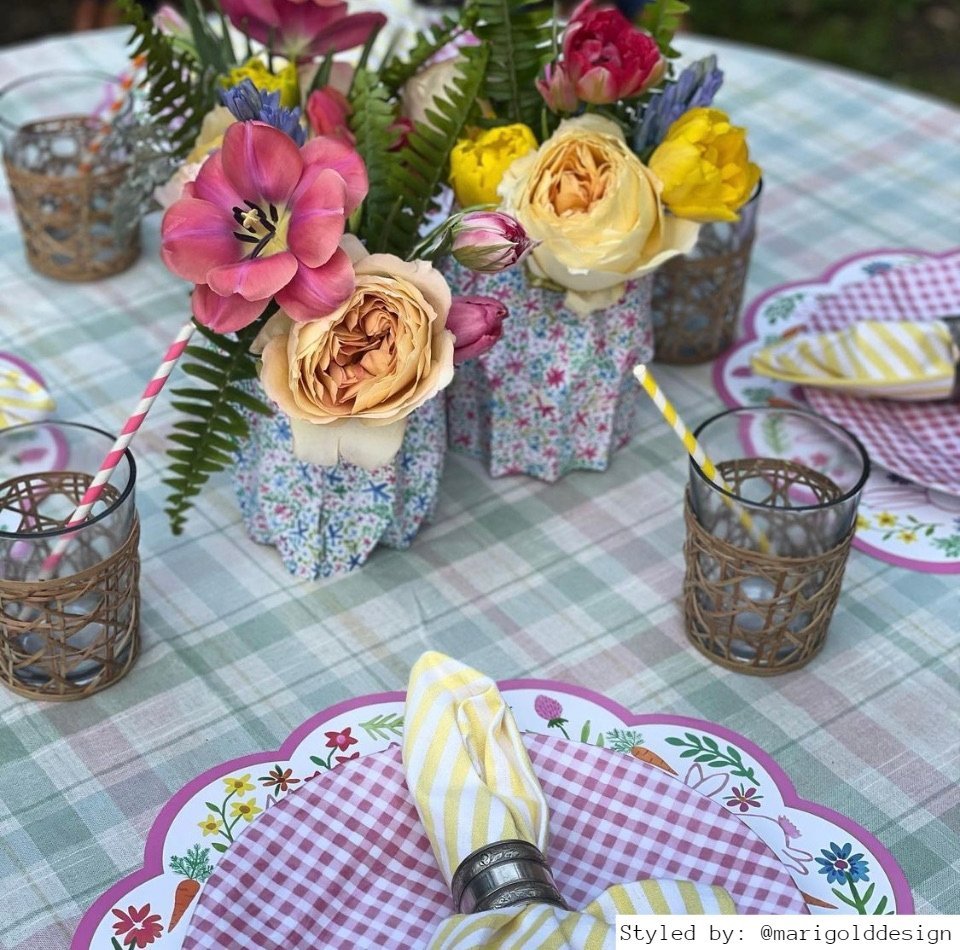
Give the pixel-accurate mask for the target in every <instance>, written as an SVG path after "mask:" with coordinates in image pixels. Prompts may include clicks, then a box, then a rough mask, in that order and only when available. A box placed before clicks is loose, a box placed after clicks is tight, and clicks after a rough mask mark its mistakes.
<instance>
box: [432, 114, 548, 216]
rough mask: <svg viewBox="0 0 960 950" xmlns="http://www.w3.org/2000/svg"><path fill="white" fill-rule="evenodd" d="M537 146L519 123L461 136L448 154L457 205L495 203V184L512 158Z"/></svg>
mask: <svg viewBox="0 0 960 950" xmlns="http://www.w3.org/2000/svg"><path fill="white" fill-rule="evenodd" d="M536 148H537V140H536V139H535V138H534V135H533V132H531V131H530V129H529V128H527V126H525V125H523V124H522V123H519V122H518V123H516V124H515V125H501V126H498V127H497V128H494V129H485V130H483V131H482V132H478V133H477V134H476V135H473V136H471V137H470V138H466V139H460V141H459V142H457V144H456V145H454V147H453V151H452V152H451V153H450V184H451V186H452V187H453V192H454V194H455V195H456V196H457V201H458V202H459V203H460V207H461V208H469V207H470V206H471V205H485V204H493V205H495V204H498V203H499V201H500V199H499V197H498V196H497V186H498V185H499V184H500V180H501V179H502V178H503V173H504V172H505V171H506V170H507V169H508V168H509V167H510V166H511V165H512V164H513V161H514V159H517V158H520V157H521V156H522V155H526V154H527V153H528V152H533V151H536Z"/></svg>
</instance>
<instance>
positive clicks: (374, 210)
mask: <svg viewBox="0 0 960 950" xmlns="http://www.w3.org/2000/svg"><path fill="white" fill-rule="evenodd" d="M350 104H351V106H352V109H353V112H352V115H351V116H350V129H351V131H352V132H353V134H354V138H355V139H356V148H357V151H358V152H359V154H360V157H361V158H362V159H363V161H364V164H365V165H366V167H367V180H368V182H369V187H368V189H367V197H366V199H365V200H364V202H363V206H362V208H361V210H360V221H359V225H358V226H357V227H356V228H355V230H356V231H357V232H358V233H359V234H360V235H362V236H363V237H364V238H365V239H366V243H367V247H368V249H369V250H370V251H382V250H384V249H385V243H384V238H385V233H384V228H385V226H386V223H387V219H388V218H389V217H390V215H391V211H392V209H393V206H394V203H395V197H396V196H395V195H394V194H393V193H392V192H391V191H390V178H391V166H392V165H393V164H394V163H395V161H396V156H395V153H393V152H391V151H390V148H391V146H392V144H393V140H394V138H395V135H396V133H395V132H393V131H392V130H391V128H390V127H391V126H392V125H393V123H394V121H395V119H396V115H395V113H394V107H393V106H392V105H391V104H390V93H389V91H388V89H387V87H386V86H385V85H384V84H383V83H381V82H379V81H378V79H377V77H376V76H375V75H374V74H373V73H372V72H370V71H369V70H366V69H362V70H357V72H356V73H355V75H354V78H353V86H352V88H351V90H350Z"/></svg>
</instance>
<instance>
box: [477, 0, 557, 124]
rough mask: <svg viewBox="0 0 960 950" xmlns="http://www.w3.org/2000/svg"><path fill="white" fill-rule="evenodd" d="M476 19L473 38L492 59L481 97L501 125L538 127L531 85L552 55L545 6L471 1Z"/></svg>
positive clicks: (538, 105) (539, 102) (539, 105)
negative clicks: (507, 123)
mask: <svg viewBox="0 0 960 950" xmlns="http://www.w3.org/2000/svg"><path fill="white" fill-rule="evenodd" d="M467 10H468V11H469V12H470V13H471V15H475V16H476V26H475V27H474V33H476V34H477V36H479V37H480V39H482V40H485V41H486V43H487V44H488V45H489V47H490V49H491V50H493V55H492V57H491V59H490V66H489V68H488V70H487V75H486V81H485V82H484V83H483V89H482V92H481V95H482V96H483V98H485V99H487V100H489V102H490V103H491V105H492V106H493V110H494V112H495V114H496V115H497V118H499V119H501V120H502V121H503V122H523V123H524V124H525V125H528V126H530V128H531V129H537V128H539V124H540V115H541V111H542V109H543V99H542V98H541V96H540V93H539V92H537V87H536V85H535V81H536V79H537V77H538V76H539V75H540V73H541V72H542V71H543V67H544V66H545V65H546V64H547V63H548V62H549V61H550V59H551V57H552V54H553V31H552V15H551V9H550V7H549V6H543V5H534V4H530V3H529V2H526V0H471V2H468V4H467Z"/></svg>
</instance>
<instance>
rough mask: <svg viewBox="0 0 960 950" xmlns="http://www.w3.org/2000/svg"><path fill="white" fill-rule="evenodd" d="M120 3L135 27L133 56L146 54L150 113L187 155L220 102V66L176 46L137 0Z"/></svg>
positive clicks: (176, 150)
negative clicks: (204, 62) (206, 63)
mask: <svg viewBox="0 0 960 950" xmlns="http://www.w3.org/2000/svg"><path fill="white" fill-rule="evenodd" d="M119 6H120V12H121V14H122V15H123V17H124V19H126V21H127V22H128V23H129V24H130V25H131V26H132V27H133V36H131V38H130V41H129V45H130V46H131V47H132V52H131V56H138V55H141V54H143V55H144V56H146V79H145V80H144V85H145V86H146V88H147V95H148V101H149V108H150V115H151V116H153V118H154V119H155V120H156V121H157V124H158V125H160V126H161V127H163V128H164V129H165V130H166V131H167V133H168V138H169V141H170V145H171V148H172V149H173V152H174V154H175V155H176V156H177V157H179V158H183V157H184V156H185V155H186V154H187V153H188V152H189V151H190V149H191V148H193V144H194V142H195V141H196V138H197V134H198V133H199V131H200V124H201V123H202V122H203V117H204V116H205V115H206V114H207V113H208V112H209V111H210V110H211V109H212V108H213V106H214V105H215V104H216V99H217V85H216V82H215V76H216V70H215V69H214V68H212V67H204V66H202V65H201V64H200V63H199V62H198V61H197V59H196V58H195V57H194V56H192V55H191V54H190V53H188V52H186V51H185V50H179V49H176V48H175V47H174V45H173V42H172V40H171V39H170V37H168V36H166V35H164V34H163V33H162V32H160V30H159V29H157V27H156V26H154V24H153V21H152V20H151V19H150V18H149V17H148V16H147V15H146V14H145V13H144V11H143V9H142V7H141V6H140V5H139V4H138V3H137V2H136V0H119ZM174 119H175V120H176V121H173V120H174Z"/></svg>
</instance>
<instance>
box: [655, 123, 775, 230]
mask: <svg viewBox="0 0 960 950" xmlns="http://www.w3.org/2000/svg"><path fill="white" fill-rule="evenodd" d="M649 164H650V170H651V171H652V172H653V173H654V174H655V175H656V176H657V178H659V179H660V181H661V182H663V192H662V194H661V198H662V200H663V203H664V204H665V205H666V206H667V208H669V209H670V211H672V212H673V213H674V214H675V215H676V216H677V217H679V218H689V219H691V220H693V221H736V220H738V219H739V217H740V215H739V214H738V213H737V212H738V211H739V210H740V208H742V207H743V205H745V204H746V203H747V202H748V201H749V200H750V198H751V197H752V195H753V192H754V189H755V188H756V186H757V182H758V181H759V180H760V168H759V167H758V166H757V165H755V164H754V163H753V162H751V161H750V155H749V152H748V150H747V140H746V130H745V129H742V128H740V127H739V126H736V125H731V124H730V119H729V117H728V116H727V114H726V113H725V112H722V111H721V110H719V109H705V108H696V109H690V110H689V112H685V113H684V114H683V115H682V116H680V118H679V119H677V121H676V122H674V123H673V125H671V126H670V128H669V129H668V130H667V134H666V137H665V138H664V140H663V142H662V143H661V144H660V145H659V146H658V147H657V149H656V151H654V153H653V155H651V156H650V163H649Z"/></svg>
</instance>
